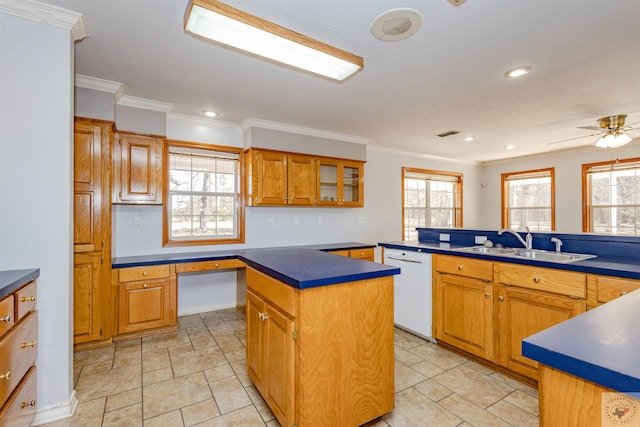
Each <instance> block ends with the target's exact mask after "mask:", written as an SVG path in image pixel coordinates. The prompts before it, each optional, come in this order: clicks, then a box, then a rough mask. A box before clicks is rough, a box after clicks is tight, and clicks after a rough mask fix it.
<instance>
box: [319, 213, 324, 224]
mask: <svg viewBox="0 0 640 427" xmlns="http://www.w3.org/2000/svg"><path fill="white" fill-rule="evenodd" d="M323 222H324V220H323V219H322V217H321V216H320V215H318V224H322V223H323Z"/></svg>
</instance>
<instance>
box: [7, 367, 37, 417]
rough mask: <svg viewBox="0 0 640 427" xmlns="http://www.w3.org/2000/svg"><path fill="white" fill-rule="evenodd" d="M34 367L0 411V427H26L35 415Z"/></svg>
mask: <svg viewBox="0 0 640 427" xmlns="http://www.w3.org/2000/svg"><path fill="white" fill-rule="evenodd" d="M36 391H37V389H36V367H35V366H32V367H31V368H30V369H29V371H28V372H27V375H25V378H24V379H23V380H22V382H21V383H20V385H19V386H18V388H16V390H15V392H14V393H13V395H12V396H11V397H10V398H9V400H8V401H7V404H6V405H5V406H4V408H2V410H1V411H0V427H27V426H30V425H31V422H32V421H33V418H34V417H35V415H36Z"/></svg>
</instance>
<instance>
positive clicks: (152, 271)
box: [118, 264, 171, 282]
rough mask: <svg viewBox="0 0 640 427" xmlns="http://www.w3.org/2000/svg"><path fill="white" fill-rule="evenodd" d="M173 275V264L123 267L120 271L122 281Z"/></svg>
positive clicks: (119, 276)
mask: <svg viewBox="0 0 640 427" xmlns="http://www.w3.org/2000/svg"><path fill="white" fill-rule="evenodd" d="M170 275H171V266H170V265H169V264H166V265H147V266H142V267H129V268H121V269H120V270H119V271H118V280H119V281H120V282H133V281H138V280H151V279H162V278H165V277H169V276H170Z"/></svg>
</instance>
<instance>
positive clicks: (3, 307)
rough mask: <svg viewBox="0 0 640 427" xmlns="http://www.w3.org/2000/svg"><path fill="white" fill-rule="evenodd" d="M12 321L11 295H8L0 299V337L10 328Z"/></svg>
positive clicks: (13, 320) (13, 319)
mask: <svg viewBox="0 0 640 427" xmlns="http://www.w3.org/2000/svg"><path fill="white" fill-rule="evenodd" d="M14 323H15V318H14V315H13V295H9V296H8V297H6V298H3V299H2V300H1V301H0V337H1V336H2V335H4V334H5V332H7V331H8V330H9V329H11V328H12V327H13V325H14Z"/></svg>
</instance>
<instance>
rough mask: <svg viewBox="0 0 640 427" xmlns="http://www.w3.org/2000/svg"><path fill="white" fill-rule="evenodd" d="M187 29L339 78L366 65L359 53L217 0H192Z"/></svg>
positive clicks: (219, 41) (291, 64)
mask: <svg viewBox="0 0 640 427" xmlns="http://www.w3.org/2000/svg"><path fill="white" fill-rule="evenodd" d="M184 28H185V30H186V31H188V32H189V33H192V34H194V35H196V36H200V37H204V38H207V39H210V40H213V41H215V42H218V43H221V44H224V45H228V46H231V47H234V48H236V49H240V50H243V51H245V52H248V53H252V54H254V55H258V56H262V57H264V58H267V59H271V60H273V61H277V62H281V63H284V64H287V65H290V66H292V67H295V68H299V69H302V70H306V71H309V72H312V73H315V74H319V75H322V76H325V77H329V78H331V79H334V80H338V81H342V80H344V79H346V78H347V77H349V76H351V75H352V74H353V73H355V72H356V71H358V70H360V69H362V67H363V65H364V62H363V60H362V58H361V57H359V56H356V55H354V54H352V53H349V52H345V51H344V50H341V49H338V48H336V47H334V46H330V45H328V44H326V43H323V42H320V41H318V40H315V39H312V38H310V37H307V36H304V35H302V34H299V33H296V32H295V31H292V30H289V29H287V28H284V27H281V26H280V25H277V24H274V23H272V22H269V21H266V20H264V19H262V18H259V17H257V16H254V15H250V14H248V13H246V12H243V11H241V10H238V9H235V8H233V7H231V6H228V5H226V4H224V3H220V2H219V1H216V0H191V1H190V2H189V6H188V7H187V13H186V15H185V22H184Z"/></svg>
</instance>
